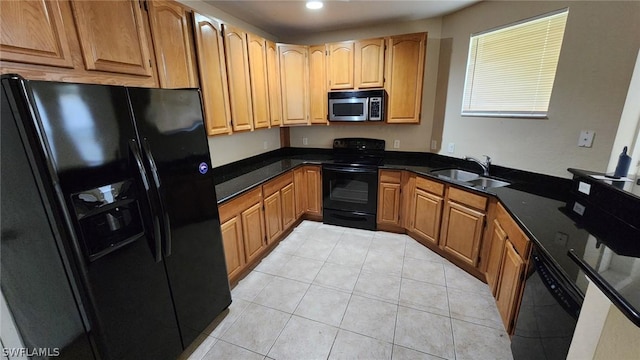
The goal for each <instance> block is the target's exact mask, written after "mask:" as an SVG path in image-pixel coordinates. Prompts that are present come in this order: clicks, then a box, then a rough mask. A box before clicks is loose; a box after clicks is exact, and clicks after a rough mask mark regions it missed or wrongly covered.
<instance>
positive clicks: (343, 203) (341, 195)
mask: <svg viewBox="0 0 640 360" xmlns="http://www.w3.org/2000/svg"><path fill="white" fill-rule="evenodd" d="M322 195H323V204H322V205H323V207H324V208H325V209H335V210H342V211H352V212H361V213H366V214H375V213H376V208H377V206H378V169H377V168H370V167H369V168H362V167H355V166H353V167H352V166H335V165H334V166H331V165H325V166H324V167H323V169H322Z"/></svg>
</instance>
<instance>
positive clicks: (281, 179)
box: [262, 171, 293, 197]
mask: <svg viewBox="0 0 640 360" xmlns="http://www.w3.org/2000/svg"><path fill="white" fill-rule="evenodd" d="M292 182H293V171H289V172H287V173H285V174H282V175H280V176H278V177H277V178H275V179H273V180H271V181H269V182H268V183H266V184H264V185H262V191H263V193H264V197H267V196H269V195H271V194H273V193H275V192H276V191H278V190H280V189H282V188H283V187H285V186H287V185H288V184H291V183H292Z"/></svg>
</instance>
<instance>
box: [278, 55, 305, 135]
mask: <svg viewBox="0 0 640 360" xmlns="http://www.w3.org/2000/svg"><path fill="white" fill-rule="evenodd" d="M308 52H309V49H308V47H306V46H302V45H286V44H278V54H279V57H280V69H282V71H280V86H281V87H282V122H283V124H284V125H298V124H308V122H309V66H308V61H307V59H308Z"/></svg>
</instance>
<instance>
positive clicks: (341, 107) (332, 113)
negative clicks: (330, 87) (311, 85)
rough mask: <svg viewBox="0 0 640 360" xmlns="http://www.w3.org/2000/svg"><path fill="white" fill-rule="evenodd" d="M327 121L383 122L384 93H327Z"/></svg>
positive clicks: (373, 91)
mask: <svg viewBox="0 0 640 360" xmlns="http://www.w3.org/2000/svg"><path fill="white" fill-rule="evenodd" d="M328 96H329V102H328V103H329V121H384V120H385V107H386V102H387V93H386V91H384V90H382V89H380V90H360V91H339V92H338V91H336V92H330V93H329V95H328Z"/></svg>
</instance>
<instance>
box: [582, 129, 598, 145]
mask: <svg viewBox="0 0 640 360" xmlns="http://www.w3.org/2000/svg"><path fill="white" fill-rule="evenodd" d="M595 134H596V132H595V131H593V130H582V131H580V138H578V146H579V147H588V148H590V147H591V146H592V145H593V137H594V136H595Z"/></svg>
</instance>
